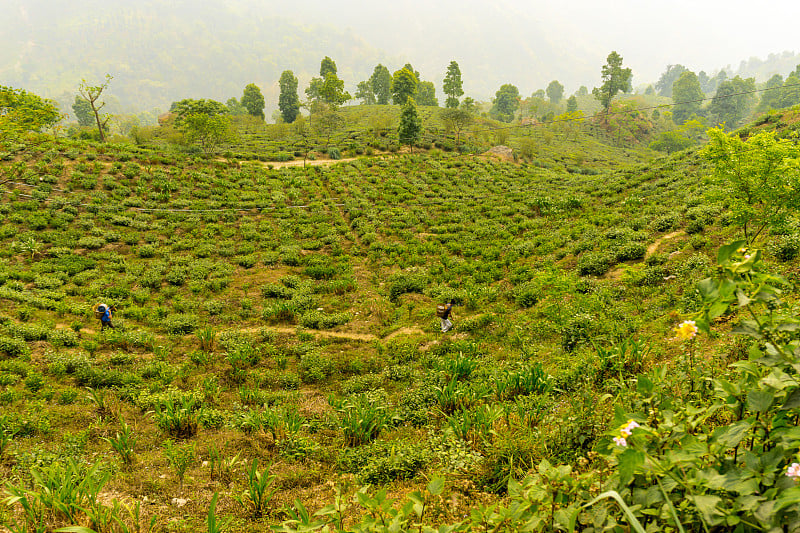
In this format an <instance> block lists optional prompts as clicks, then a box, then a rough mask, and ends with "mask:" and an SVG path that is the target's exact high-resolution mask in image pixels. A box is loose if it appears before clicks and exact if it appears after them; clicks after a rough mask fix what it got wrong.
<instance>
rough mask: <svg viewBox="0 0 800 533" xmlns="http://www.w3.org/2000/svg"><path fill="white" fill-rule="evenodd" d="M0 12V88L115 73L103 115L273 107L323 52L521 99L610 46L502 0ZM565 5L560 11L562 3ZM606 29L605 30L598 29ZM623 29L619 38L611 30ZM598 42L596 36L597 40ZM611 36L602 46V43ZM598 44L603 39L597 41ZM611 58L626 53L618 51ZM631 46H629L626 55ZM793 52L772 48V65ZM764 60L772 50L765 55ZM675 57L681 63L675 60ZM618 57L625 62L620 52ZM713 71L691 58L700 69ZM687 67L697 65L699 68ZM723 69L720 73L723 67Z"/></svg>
mask: <svg viewBox="0 0 800 533" xmlns="http://www.w3.org/2000/svg"><path fill="white" fill-rule="evenodd" d="M4 4H5V5H4V9H3V11H4V13H3V15H4V16H3V17H0V44H2V49H3V52H4V53H3V54H2V55H0V84H3V85H11V86H14V87H22V88H25V89H28V90H31V91H33V92H36V93H38V94H42V95H44V96H48V97H51V98H55V99H57V100H58V101H59V102H60V103H61V104H62V107H63V108H64V109H68V108H69V105H70V104H71V102H72V100H73V99H74V95H75V94H76V92H77V87H78V84H79V83H80V81H81V79H82V78H85V79H86V80H87V81H88V82H90V83H100V82H101V81H102V80H103V78H104V76H105V74H106V73H109V74H111V75H112V76H113V77H114V79H113V81H112V82H111V87H110V89H109V91H108V97H109V100H110V101H111V102H116V104H117V105H114V107H113V109H112V110H113V111H115V112H122V111H130V112H132V111H140V110H149V109H151V108H154V107H157V108H160V109H162V110H163V109H166V108H167V107H168V106H169V104H170V103H171V102H173V101H175V100H179V99H182V98H213V99H216V100H220V101H223V102H224V101H226V100H227V99H228V98H230V97H233V96H235V97H240V96H241V94H242V90H243V88H244V86H245V85H247V84H248V83H255V84H256V85H258V86H259V87H260V88H261V90H262V92H263V93H264V96H265V98H266V102H267V113H268V114H269V113H270V112H271V111H272V110H273V109H275V108H276V107H277V97H278V84H277V81H278V79H279V77H280V74H281V72H282V71H283V70H286V69H289V70H292V71H293V72H294V73H295V75H297V77H298V78H299V80H300V93H301V97H303V96H304V95H303V92H302V91H303V89H304V88H305V87H306V86H307V84H308V80H309V79H310V78H311V77H312V76H315V75H317V74H318V71H319V63H320V60H321V59H322V57H324V56H326V55H327V56H330V57H331V58H333V59H334V60H335V61H336V63H337V66H338V68H339V76H340V77H341V78H342V79H343V80H344V81H345V85H346V88H347V89H348V90H350V91H351V93H352V92H354V90H355V86H356V84H357V83H358V82H359V81H361V80H364V79H367V78H368V77H369V75H370V74H371V72H372V69H373V68H374V66H375V65H376V64H378V63H383V64H384V65H386V66H387V67H388V68H389V69H390V71H392V72H394V71H395V70H397V69H398V68H400V67H401V66H402V65H403V64H404V63H406V62H410V63H411V64H412V65H413V66H414V67H415V69H417V70H419V71H420V73H421V76H422V78H423V79H424V80H428V81H433V82H434V83H435V84H436V86H437V97H438V98H439V101H440V102H441V101H443V100H444V98H443V96H442V93H441V82H442V78H443V77H444V74H445V71H446V68H447V65H448V63H449V62H450V61H451V60H456V61H458V63H459V65H460V67H461V71H462V79H463V81H464V90H465V93H466V94H467V95H468V96H472V97H474V98H476V99H478V100H483V101H486V100H489V99H490V98H492V97H493V96H494V93H495V91H497V89H498V88H499V87H500V85H502V84H504V83H513V84H514V85H516V86H517V87H518V88H519V90H520V93H521V94H522V95H523V96H528V95H530V94H531V93H532V92H534V91H535V90H537V89H544V88H545V87H546V86H547V84H548V83H549V82H550V81H551V80H554V79H555V80H559V81H560V82H561V83H562V84H564V85H565V87H566V92H567V94H571V93H572V92H574V91H575V90H576V89H577V88H578V86H580V85H586V86H588V87H589V88H591V87H593V86H596V85H598V84H599V81H600V79H599V78H600V67H601V66H602V64H603V63H604V62H605V58H606V55H607V54H608V53H609V52H610V51H611V50H612V49H614V48H616V43H615V44H613V45H612V44H608V45H605V44H604V45H601V46H598V45H596V44H593V42H592V39H593V38H594V37H593V36H592V35H589V34H588V33H587V32H586V31H582V29H581V28H579V27H578V26H576V25H575V24H576V20H578V19H579V16H578V15H579V14H578V13H576V12H575V11H574V6H571V5H570V6H567V5H563V6H562V5H558V4H550V3H548V4H545V3H542V4H541V5H533V4H531V5H528V3H527V2H525V3H520V2H515V1H514V0H497V1H495V2H479V1H478V0H462V1H456V0H441V1H438V2H427V3H424V2H421V1H420V0H395V1H393V2H392V3H390V4H388V3H385V2H371V3H370V2H360V1H356V0H339V1H337V2H322V1H320V0H294V1H293V2H276V1H275V0H267V1H265V0H226V1H225V2H209V1H206V0H193V1H189V0H174V1H171V2H168V3H167V2H162V1H159V0H140V1H137V2H130V1H128V0H102V1H101V0H73V1H70V2H67V1H66V0H5V1H4ZM570 10H572V11H570ZM603 31H605V32H606V34H607V35H613V34H614V31H617V30H614V28H608V29H605V28H604V29H603ZM620 35H622V34H620ZM603 42H606V41H603ZM612 42H613V41H612ZM609 46H611V47H609ZM619 50H620V53H621V54H622V55H623V57H626V51H625V49H624V48H620V49H619ZM641 52H642V51H641V50H640V51H637V52H636V54H635V53H634V52H633V51H631V56H635V55H637V54H641ZM789 56H792V57H794V56H795V55H794V54H791V53H789V54H788V56H787V54H783V55H780V56H778V55H775V58H777V60H779V63H780V64H781V66H782V65H783V63H787V64H788V63H791V62H792V61H793V59H792V58H791V57H789ZM771 58H772V56H771ZM674 62H676V63H680V62H684V64H689V65H691V64H690V63H688V62H686V61H685V60H682V58H681V57H676V58H675V61H674ZM626 63H627V58H626ZM772 63H773V61H770V60H769V59H768V60H767V62H766V63H765V62H760V63H759V62H758V60H754V59H751V60H749V62H747V63H745V62H743V64H742V68H744V66H745V65H749V66H751V67H753V68H751V69H750V70H757V72H758V78H759V81H762V79H761V78H762V76H763V79H766V78H768V77H769V76H770V75H771V74H773V73H775V72H778V73H781V74H784V75H785V72H788V71H789V70H792V69H789V68H780V69H776V68H775V67H774V66H773V65H772ZM665 67H666V65H665V64H664V65H656V64H652V63H649V64H647V69H648V71H649V73H650V76H652V79H647V78H646V76H647V74H642V73H640V72H639V71H638V70H637V68H636V67H634V69H633V75H634V85H635V86H638V85H641V84H642V83H644V82H653V81H655V79H657V74H655V73H657V72H660V71H662V70H663V69H664V68H665ZM717 67H718V66H717V65H713V64H712V65H707V66H703V68H705V70H706V71H707V72H713V71H715V70H718V68H717ZM698 70H699V69H698ZM728 70H731V69H730V68H728Z"/></svg>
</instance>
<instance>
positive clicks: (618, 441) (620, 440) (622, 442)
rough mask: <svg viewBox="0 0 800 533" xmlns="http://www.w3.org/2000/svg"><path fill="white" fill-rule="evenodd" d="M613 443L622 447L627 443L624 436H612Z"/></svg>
mask: <svg viewBox="0 0 800 533" xmlns="http://www.w3.org/2000/svg"><path fill="white" fill-rule="evenodd" d="M614 444H616V445H617V446H622V447H623V448H624V447H625V446H627V445H628V441H626V440H625V437H614Z"/></svg>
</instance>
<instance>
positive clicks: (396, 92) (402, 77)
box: [392, 67, 419, 105]
mask: <svg viewBox="0 0 800 533" xmlns="http://www.w3.org/2000/svg"><path fill="white" fill-rule="evenodd" d="M418 81H419V80H418V79H417V77H416V76H415V75H414V71H413V70H410V69H408V68H407V67H403V68H401V69H400V70H398V71H397V72H395V73H394V75H393V76H392V99H393V101H394V103H395V104H397V105H404V104H405V103H406V102H407V101H408V99H409V98H414V97H415V96H416V95H417V82H418Z"/></svg>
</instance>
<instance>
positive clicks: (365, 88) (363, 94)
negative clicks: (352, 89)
mask: <svg viewBox="0 0 800 533" xmlns="http://www.w3.org/2000/svg"><path fill="white" fill-rule="evenodd" d="M355 97H356V98H358V99H360V100H361V103H362V104H364V105H373V104H375V103H376V100H375V91H373V90H372V84H371V83H370V82H369V80H366V81H362V82H359V83H358V86H357V87H356V94H355Z"/></svg>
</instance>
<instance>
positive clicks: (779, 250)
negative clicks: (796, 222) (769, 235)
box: [768, 233, 800, 262]
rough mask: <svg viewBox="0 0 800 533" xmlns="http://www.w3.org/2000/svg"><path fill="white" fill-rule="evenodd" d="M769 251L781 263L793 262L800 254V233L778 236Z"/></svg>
mask: <svg viewBox="0 0 800 533" xmlns="http://www.w3.org/2000/svg"><path fill="white" fill-rule="evenodd" d="M768 250H769V252H770V253H771V254H772V255H773V256H775V258H776V259H778V260H779V261H784V262H786V261H792V260H793V259H795V258H797V256H798V254H800V233H793V234H791V235H778V236H777V237H775V238H774V240H773V241H772V242H771V243H770V245H769V247H768Z"/></svg>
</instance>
